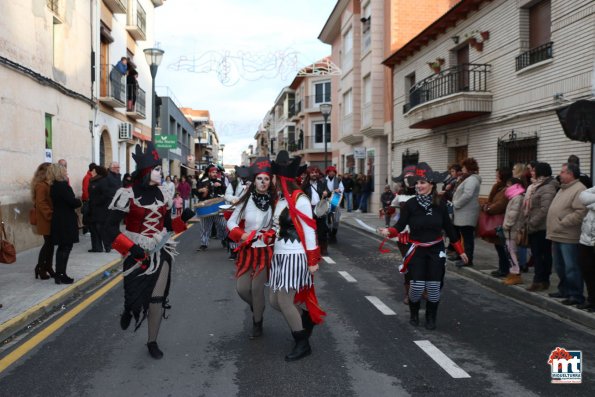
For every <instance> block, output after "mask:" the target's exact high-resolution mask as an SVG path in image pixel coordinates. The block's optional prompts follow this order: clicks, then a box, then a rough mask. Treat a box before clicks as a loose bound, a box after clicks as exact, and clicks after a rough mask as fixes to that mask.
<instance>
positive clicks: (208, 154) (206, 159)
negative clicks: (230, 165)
mask: <svg viewBox="0 0 595 397" xmlns="http://www.w3.org/2000/svg"><path fill="white" fill-rule="evenodd" d="M180 110H181V112H182V114H184V116H185V117H186V118H187V119H188V121H189V122H190V123H191V124H192V127H193V128H194V153H193V155H194V168H195V169H196V170H202V169H204V168H205V167H206V166H207V165H208V164H210V163H214V164H219V162H220V155H221V150H220V149H221V146H222V145H221V144H220V143H219V135H218V134H217V131H216V130H215V124H214V122H213V120H212V119H211V114H210V113H209V111H208V110H196V109H192V108H181V109H180ZM189 166H190V167H192V165H190V164H189Z"/></svg>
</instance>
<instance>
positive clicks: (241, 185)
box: [224, 165, 250, 261]
mask: <svg viewBox="0 0 595 397" xmlns="http://www.w3.org/2000/svg"><path fill="white" fill-rule="evenodd" d="M235 170H236V172H235V175H234V178H232V180H231V182H230V183H229V184H228V185H227V189H225V202H226V203H227V204H229V205H232V206H233V205H236V204H237V203H238V202H239V201H240V198H241V197H242V194H243V193H244V192H245V191H247V190H246V188H247V187H248V185H246V183H249V182H248V179H249V176H250V171H249V168H248V167H246V166H245V165H243V166H241V167H238V166H236V167H235ZM224 216H225V218H226V219H227V220H228V221H229V217H228V216H227V215H225V213H224ZM228 230H229V227H228ZM227 244H228V246H227V248H228V249H229V259H230V260H233V261H235V260H236V259H237V252H236V251H235V249H236V248H237V247H238V244H237V243H236V242H234V241H233V240H231V238H230V237H229V235H228V237H227Z"/></svg>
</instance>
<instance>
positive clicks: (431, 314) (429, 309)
mask: <svg viewBox="0 0 595 397" xmlns="http://www.w3.org/2000/svg"><path fill="white" fill-rule="evenodd" d="M438 303H440V302H430V301H427V302H426V329H429V330H433V329H436V314H437V313H438Z"/></svg>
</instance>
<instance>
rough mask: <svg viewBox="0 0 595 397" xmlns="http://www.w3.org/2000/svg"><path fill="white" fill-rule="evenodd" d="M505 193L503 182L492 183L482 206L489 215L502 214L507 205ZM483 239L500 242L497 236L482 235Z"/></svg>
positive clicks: (493, 242) (495, 242)
mask: <svg viewBox="0 0 595 397" xmlns="http://www.w3.org/2000/svg"><path fill="white" fill-rule="evenodd" d="M505 193H506V185H504V184H503V183H494V185H493V186H492V190H491V191H490V195H489V196H488V202H487V203H486V204H485V206H484V208H485V212H486V213H488V214H489V215H500V214H504V213H505V212H506V206H507V205H508V198H506V194H505ZM483 239H484V240H485V241H487V242H490V243H492V244H498V245H500V244H502V241H501V240H500V239H499V238H498V237H484V238H483Z"/></svg>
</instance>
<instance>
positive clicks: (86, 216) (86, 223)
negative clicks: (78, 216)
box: [81, 163, 97, 234]
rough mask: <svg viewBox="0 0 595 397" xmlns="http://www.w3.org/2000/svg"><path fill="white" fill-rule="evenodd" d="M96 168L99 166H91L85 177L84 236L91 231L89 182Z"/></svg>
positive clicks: (83, 196) (82, 197) (82, 195)
mask: <svg viewBox="0 0 595 397" xmlns="http://www.w3.org/2000/svg"><path fill="white" fill-rule="evenodd" d="M95 167H97V164H95V163H91V164H89V170H88V171H87V173H86V174H85V176H84V177H83V192H82V194H81V201H82V202H83V207H82V209H81V212H82V214H83V234H87V232H88V231H89V182H90V181H91V178H92V177H93V173H92V171H93V170H94V169H95Z"/></svg>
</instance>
